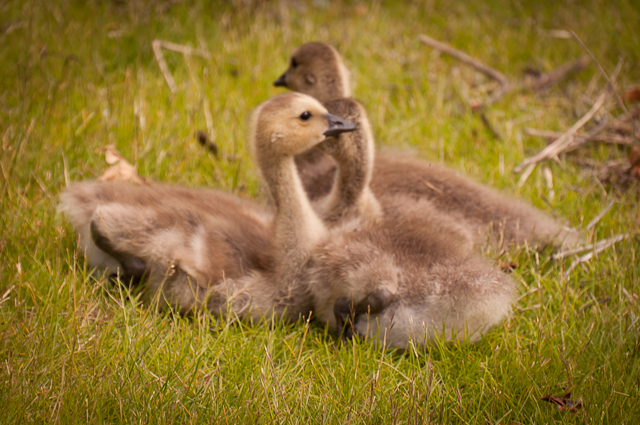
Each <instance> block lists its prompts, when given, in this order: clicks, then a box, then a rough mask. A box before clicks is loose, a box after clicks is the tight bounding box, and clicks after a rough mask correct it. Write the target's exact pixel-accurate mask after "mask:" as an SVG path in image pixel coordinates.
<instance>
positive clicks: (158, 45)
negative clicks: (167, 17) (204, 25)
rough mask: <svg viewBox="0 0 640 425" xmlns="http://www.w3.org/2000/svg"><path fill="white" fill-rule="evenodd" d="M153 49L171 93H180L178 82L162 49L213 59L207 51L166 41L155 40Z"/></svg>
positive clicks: (152, 45)
mask: <svg viewBox="0 0 640 425" xmlns="http://www.w3.org/2000/svg"><path fill="white" fill-rule="evenodd" d="M151 48H152V49H153V54H154V56H155V57H156V62H158V66H159V67H160V71H162V75H163V76H164V79H165V81H166V82H167V85H168V86H169V90H171V93H175V92H176V91H178V86H177V84H176V80H174V78H173V75H172V74H171V71H170V70H169V66H168V65H167V61H166V60H164V53H163V52H162V49H167V50H171V51H173V52H178V53H182V54H183V55H184V56H189V55H195V56H201V57H203V58H205V59H209V58H210V57H211V55H210V54H209V52H207V51H205V50H202V49H194V48H193V47H189V46H183V45H182V44H177V43H172V42H171V41H165V40H153V41H152V42H151Z"/></svg>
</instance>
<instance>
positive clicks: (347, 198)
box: [323, 124, 382, 223]
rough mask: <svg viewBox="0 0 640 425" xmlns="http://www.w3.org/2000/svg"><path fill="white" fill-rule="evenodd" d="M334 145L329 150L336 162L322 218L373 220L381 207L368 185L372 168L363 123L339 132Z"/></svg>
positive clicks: (371, 153) (368, 138)
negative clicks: (343, 132) (352, 128)
mask: <svg viewBox="0 0 640 425" xmlns="http://www.w3.org/2000/svg"><path fill="white" fill-rule="evenodd" d="M339 137H341V138H343V139H346V140H338V141H337V143H336V149H335V150H334V151H333V152H332V153H331V155H332V156H333V157H334V159H335V160H336V162H337V163H338V172H337V175H336V180H335V183H334V185H333V188H332V190H331V193H330V194H329V196H328V197H327V200H326V203H325V206H324V208H323V209H324V214H323V216H324V221H325V222H327V223H336V222H338V221H340V220H344V219H349V218H354V217H356V216H357V217H362V218H365V219H368V220H377V219H378V218H379V217H380V216H381V214H382V210H381V207H380V204H379V203H378V201H377V199H376V198H375V196H374V195H373V193H372V192H371V190H370V189H369V182H370V181H371V174H372V172H373V159H374V151H373V141H372V140H371V136H370V130H369V128H368V126H367V125H366V124H361V125H359V129H358V130H357V131H355V132H353V133H349V134H343V135H341V136H339Z"/></svg>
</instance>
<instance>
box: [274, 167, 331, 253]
mask: <svg viewBox="0 0 640 425" xmlns="http://www.w3.org/2000/svg"><path fill="white" fill-rule="evenodd" d="M267 167H268V169H265V167H264V165H263V167H262V168H263V173H264V176H265V179H266V180H267V184H268V185H269V189H270V191H271V195H272V198H273V201H274V203H275V206H276V209H277V213H276V218H275V222H274V226H275V238H276V245H277V247H278V248H279V249H280V251H281V253H282V255H283V256H284V257H283V258H286V259H288V260H294V261H295V259H297V258H298V257H299V256H301V255H304V254H305V253H307V252H308V251H309V250H310V249H311V248H313V246H314V245H315V244H316V243H317V242H318V241H319V240H320V239H321V238H322V237H323V236H324V235H325V234H326V228H325V226H324V224H323V223H322V221H321V220H320V219H319V218H318V216H317V215H316V213H315V211H313V208H312V207H311V204H310V203H309V200H308V198H307V196H306V194H305V192H304V189H303V187H302V183H301V182H300V178H299V177H298V173H297V171H296V168H295V163H294V161H293V157H287V158H285V159H284V160H282V161H279V162H277V163H274V164H268V165H267Z"/></svg>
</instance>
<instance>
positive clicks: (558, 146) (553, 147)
mask: <svg viewBox="0 0 640 425" xmlns="http://www.w3.org/2000/svg"><path fill="white" fill-rule="evenodd" d="M608 94H609V90H608V89H606V90H604V91H603V92H602V93H601V94H600V96H598V99H597V100H596V102H595V103H594V104H593V106H592V107H591V109H590V110H589V112H587V113H586V114H585V115H584V116H583V117H582V118H580V119H579V120H578V122H576V123H575V124H574V125H573V126H572V127H571V128H570V129H569V130H567V131H566V132H565V133H564V134H563V135H562V136H560V137H558V139H556V141H555V142H553V143H551V144H550V145H548V146H547V147H545V148H544V149H542V150H541V151H540V152H538V153H537V154H536V155H534V156H532V157H529V158H526V159H525V160H523V161H522V162H521V163H520V164H519V165H518V166H516V168H514V170H513V171H514V172H515V173H520V172H522V171H523V170H524V169H525V168H527V167H528V166H530V165H535V164H537V163H538V162H540V161H543V160H545V159H548V158H554V157H557V156H558V154H560V153H561V152H562V151H563V150H564V149H565V148H566V147H567V146H569V144H570V143H571V142H572V141H573V135H574V134H575V133H576V132H577V131H578V130H579V129H580V128H582V126H584V125H585V124H586V123H587V122H589V120H590V119H591V118H593V116H594V115H595V114H596V112H598V110H599V109H600V108H601V107H602V105H603V104H604V101H605V100H606V99H607V95H608Z"/></svg>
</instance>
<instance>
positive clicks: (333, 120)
mask: <svg viewBox="0 0 640 425" xmlns="http://www.w3.org/2000/svg"><path fill="white" fill-rule="evenodd" d="M324 117H325V118H326V119H327V121H328V122H329V129H328V130H327V131H325V132H324V135H325V136H326V137H331V136H337V135H338V134H340V133H346V132H349V131H353V130H355V129H356V128H358V127H357V126H356V125H355V124H354V123H352V122H351V121H347V120H343V119H342V118H340V117H336V116H335V115H331V114H325V116H324Z"/></svg>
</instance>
